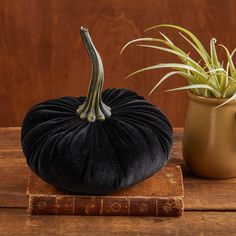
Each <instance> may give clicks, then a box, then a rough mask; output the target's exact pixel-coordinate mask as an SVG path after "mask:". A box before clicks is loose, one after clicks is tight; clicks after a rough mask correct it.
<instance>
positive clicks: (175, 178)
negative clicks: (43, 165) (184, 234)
mask: <svg viewBox="0 0 236 236" xmlns="http://www.w3.org/2000/svg"><path fill="white" fill-rule="evenodd" d="M27 195H28V196H29V207H28V212H29V214H31V215H112V216H181V215H182V214H183V209H184V202H183V198H184V190H183V177H182V171H181V168H180V166H176V165H173V164H168V165H166V166H165V167H163V168H162V170H160V171H159V172H158V173H156V174H154V175H153V176H151V177H149V178H148V179H146V180H144V181H142V182H140V183H138V184H136V185H134V186H131V187H129V188H127V189H123V190H119V191H117V192H115V193H112V194H111V195H105V196H89V195H73V194H71V193H66V192H63V191H61V190H59V189H57V188H55V187H54V186H52V185H50V184H48V183H46V182H45V181H43V180H42V179H40V178H39V177H37V176H36V175H35V174H33V173H30V175H29V181H28V186H27Z"/></svg>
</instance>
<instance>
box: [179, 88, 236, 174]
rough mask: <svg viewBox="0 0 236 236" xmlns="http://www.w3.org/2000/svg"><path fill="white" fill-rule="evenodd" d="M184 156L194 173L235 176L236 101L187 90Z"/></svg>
mask: <svg viewBox="0 0 236 236" xmlns="http://www.w3.org/2000/svg"><path fill="white" fill-rule="evenodd" d="M188 96H189V105H188V112H187V117H186V122H185V128H184V140H183V156H184V159H185V162H186V163H187V165H188V166H189V167H190V168H191V169H192V171H193V172H194V173H196V174H197V175H199V176H202V177H208V178H231V177H236V101H235V100H234V101H232V102H230V103H228V104H226V105H224V106H222V107H219V108H217V109H214V107H216V106H217V105H220V104H221V103H222V102H224V101H225V99H215V98H206V97H200V96H197V95H194V94H193V93H191V92H188Z"/></svg>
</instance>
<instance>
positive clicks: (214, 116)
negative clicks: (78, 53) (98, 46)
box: [121, 24, 236, 178]
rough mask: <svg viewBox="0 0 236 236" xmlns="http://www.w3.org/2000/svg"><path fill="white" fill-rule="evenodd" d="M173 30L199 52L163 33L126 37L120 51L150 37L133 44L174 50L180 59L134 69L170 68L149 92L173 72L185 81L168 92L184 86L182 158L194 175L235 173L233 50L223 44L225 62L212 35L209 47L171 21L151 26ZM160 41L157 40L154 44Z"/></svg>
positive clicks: (215, 176)
mask: <svg viewBox="0 0 236 236" xmlns="http://www.w3.org/2000/svg"><path fill="white" fill-rule="evenodd" d="M161 27H168V28H173V29H177V30H178V31H179V34H180V35H181V36H182V38H183V40H185V41H186V42H187V43H189V44H190V45H191V46H192V48H193V49H194V50H195V51H196V52H197V54H198V55H199V59H196V58H192V57H191V56H190V54H189V53H186V52H185V51H184V50H182V49H181V48H180V47H178V46H177V45H176V44H174V43H173V42H172V41H171V40H170V39H169V38H168V37H167V36H166V35H165V34H163V33H160V35H161V38H139V39H135V40H132V41H130V42H128V43H127V44H126V45H125V46H124V47H123V49H122V51H121V52H123V50H124V49H125V48H126V47H127V46H128V45H130V44H132V43H139V42H142V41H143V42H144V41H146V42H149V43H152V44H151V45H150V44H138V45H137V46H141V47H146V48H153V49H157V50H161V51H166V52H168V53H171V54H174V55H176V56H177V57H178V58H179V60H180V62H179V63H162V64H157V65H153V66H150V67H146V68H143V69H140V70H138V71H136V72H134V73H132V74H130V75H129V76H127V77H130V76H132V75H134V74H137V73H140V72H143V71H147V70H153V69H160V68H170V69H171V70H172V71H171V72H169V73H167V74H166V75H165V76H164V77H163V78H162V79H160V81H158V83H157V84H156V85H155V86H154V88H153V89H152V90H151V92H150V94H151V93H152V92H153V91H154V90H155V89H157V88H158V86H159V85H160V84H161V83H163V82H164V81H165V80H167V79H168V78H171V77H172V78H173V76H174V75H180V76H182V77H184V78H185V79H186V81H187V83H188V85H186V86H183V87H179V88H174V89H170V90H167V91H176V90H183V89H186V90H188V97H189V105H188V111H187V117H186V123H185V128H184V139H183V157H184V159H185V161H186V163H187V164H188V166H189V167H190V168H191V169H192V170H193V172H195V173H196V174H197V175H199V176H202V177H209V178H230V177H235V176H236V116H235V115H236V100H235V98H236V69H235V66H234V63H233V61H232V57H233V55H234V53H235V51H236V49H234V50H233V51H232V52H231V53H230V52H229V50H228V49H227V48H226V47H225V46H224V45H222V44H220V45H218V46H220V47H222V48H223V49H224V51H225V52H226V56H227V61H226V63H223V62H222V61H221V60H220V59H219V57H218V54H217V49H216V46H215V45H216V39H215V38H213V39H211V40H210V52H208V51H207V50H206V48H205V47H204V46H203V44H202V43H201V42H200V40H199V39H198V38H197V37H196V36H195V35H194V34H193V33H191V32H190V31H188V30H187V29H185V28H183V27H180V26H177V25H170V24H162V25H157V26H154V27H151V28H149V29H147V30H151V29H154V28H161ZM156 43H158V44H161V45H158V44H156Z"/></svg>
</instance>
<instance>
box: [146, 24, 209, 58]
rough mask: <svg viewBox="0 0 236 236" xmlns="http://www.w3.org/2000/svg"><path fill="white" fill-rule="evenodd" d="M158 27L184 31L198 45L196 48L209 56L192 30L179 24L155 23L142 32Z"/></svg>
mask: <svg viewBox="0 0 236 236" xmlns="http://www.w3.org/2000/svg"><path fill="white" fill-rule="evenodd" d="M160 27H169V28H174V29H177V30H180V31H182V32H184V33H185V34H186V35H188V36H189V37H190V38H191V39H192V41H193V42H194V43H195V45H196V46H197V47H198V49H200V51H202V52H203V53H204V54H205V55H207V57H209V55H208V53H207V51H206V50H205V48H204V46H203V45H202V43H201V42H200V40H199V39H198V38H197V37H196V36H195V35H194V34H193V33H192V32H190V31H189V30H187V29H185V28H183V27H181V26H178V25H172V24H161V25H156V26H153V27H150V28H148V29H146V30H145V31H144V32H146V31H148V30H151V29H155V28H160ZM208 59H209V58H208Z"/></svg>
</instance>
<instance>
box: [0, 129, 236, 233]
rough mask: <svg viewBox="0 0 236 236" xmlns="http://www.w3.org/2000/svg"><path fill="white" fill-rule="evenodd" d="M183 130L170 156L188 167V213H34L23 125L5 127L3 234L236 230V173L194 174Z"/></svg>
mask: <svg viewBox="0 0 236 236" xmlns="http://www.w3.org/2000/svg"><path fill="white" fill-rule="evenodd" d="M182 136H183V130H182V129H180V128H179V129H174V137H175V143H174V147H173V150H172V152H171V157H170V163H175V164H181V166H182V169H183V173H184V188H185V196H184V202H185V212H184V215H183V216H182V217H179V218H169V217H167V218H163V217H105V216H99V217H96V216H29V215H28V214H27V213H26V207H27V204H28V199H27V197H26V194H25V193H26V185H27V175H28V172H29V169H28V167H27V165H26V163H25V159H24V156H23V153H22V151H21V147H20V128H0V144H1V145H0V235H11V236H12V235H81V236H88V235H92V236H96V235H98V236H100V235H102V236H104V235H109V236H110V235H115V236H117V235H121V236H124V235H131V236H134V235H181V236H182V235H183V236H185V235H186V236H195V235H204V236H212V235H214V236H217V235H220V236H224V235H225V236H228V235H236V225H235V222H236V178H233V179H225V180H209V179H203V178H198V177H197V176H194V175H193V174H192V173H191V172H190V171H189V170H188V169H187V167H186V166H185V164H184V162H183V159H182V154H181V152H182V151H181V147H182V144H181V143H182ZM20 208H22V209H20Z"/></svg>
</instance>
